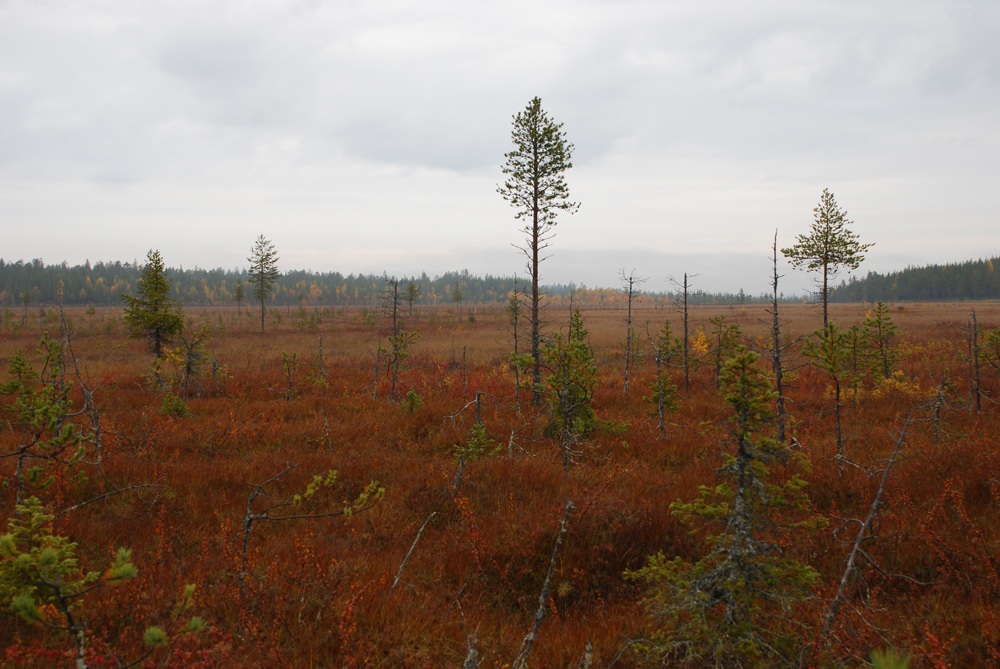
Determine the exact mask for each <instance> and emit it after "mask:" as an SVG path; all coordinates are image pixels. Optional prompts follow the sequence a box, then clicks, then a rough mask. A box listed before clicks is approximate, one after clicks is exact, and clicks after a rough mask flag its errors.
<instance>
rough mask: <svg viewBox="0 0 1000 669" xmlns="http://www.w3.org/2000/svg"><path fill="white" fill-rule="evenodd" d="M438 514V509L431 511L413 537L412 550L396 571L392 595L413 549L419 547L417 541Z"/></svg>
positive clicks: (390, 594)
mask: <svg viewBox="0 0 1000 669" xmlns="http://www.w3.org/2000/svg"><path fill="white" fill-rule="evenodd" d="M436 515H437V511H431V515H429V516H427V520H425V521H424V524H423V525H421V526H420V529H419V530H418V531H417V536H416V537H415V538H414V539H413V544H412V545H411V546H410V550H409V551H408V552H407V553H406V557H404V558H403V561H402V562H401V563H400V564H399V570H398V571H397V572H396V579H395V580H394V581H393V582H392V587H391V588H389V596H390V597H391V596H392V591H393V590H395V589H396V586H397V585H399V579H400V577H401V576H402V575H403V569H404V568H405V567H406V563H407V562H408V561H409V559H410V556H411V555H413V549H415V548H416V547H417V542H418V541H420V535H421V534H423V533H424V528H426V527H427V523H429V522H431V518H433V517H434V516H436Z"/></svg>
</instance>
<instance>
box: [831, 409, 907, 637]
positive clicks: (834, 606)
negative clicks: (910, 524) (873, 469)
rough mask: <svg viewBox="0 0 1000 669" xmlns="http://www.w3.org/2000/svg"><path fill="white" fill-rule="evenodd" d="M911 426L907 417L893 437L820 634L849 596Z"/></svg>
mask: <svg viewBox="0 0 1000 669" xmlns="http://www.w3.org/2000/svg"><path fill="white" fill-rule="evenodd" d="M909 426H910V419H909V418H907V419H906V422H905V423H904V424H903V430H902V431H901V432H900V433H899V437H898V438H897V437H893V441H895V442H896V448H895V449H893V451H892V455H891V456H889V464H887V465H886V467H885V471H883V472H882V482H881V483H880V484H879V487H878V492H876V493H875V500H874V501H873V502H872V506H871V509H869V511H868V517H867V518H866V519H865V522H864V523H862V524H861V529H860V530H858V534H857V536H856V537H855V538H854V547H853V548H852V549H851V555H850V557H848V558H847V567H846V568H845V569H844V574H843V576H841V577H840V584H839V585H838V586H837V594H836V595H834V597H833V601H832V602H830V608H829V609H828V610H827V612H826V618H825V620H824V621H823V630H822V631H821V632H820V636H821V637H822V636H826V635H827V634H828V633H829V632H830V627H831V626H832V625H833V621H834V619H835V618H836V617H837V613H838V612H839V611H840V607H841V605H843V603H844V600H845V599H846V598H847V590H848V583H849V582H850V580H851V575H852V574H853V573H854V568H855V567H854V565H855V562H856V561H857V558H858V555H859V554H861V553H863V551H862V549H861V544H862V543H864V541H865V539H866V538H867V535H868V530H869V528H871V525H872V522H874V520H875V518H876V516H877V515H878V511H879V508H880V507H881V506H882V496H883V495H884V494H885V486H886V483H887V482H888V480H889V472H890V471H891V470H892V465H893V463H894V462H895V461H896V456H897V455H898V454H899V451H900V449H902V448H903V443H904V442H905V441H906V430H907V428H909Z"/></svg>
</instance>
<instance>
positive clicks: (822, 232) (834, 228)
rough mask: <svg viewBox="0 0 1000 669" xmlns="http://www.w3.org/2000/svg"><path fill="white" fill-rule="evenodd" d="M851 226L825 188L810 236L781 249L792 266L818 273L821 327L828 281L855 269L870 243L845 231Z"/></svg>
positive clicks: (826, 314)
mask: <svg viewBox="0 0 1000 669" xmlns="http://www.w3.org/2000/svg"><path fill="white" fill-rule="evenodd" d="M851 225H854V223H853V221H849V220H848V219H847V212H846V211H841V209H840V207H839V206H838V205H837V201H836V200H835V199H834V197H833V193H831V192H830V191H829V189H826V188H824V189H823V194H822V196H821V197H820V201H819V206H817V207H816V208H815V209H813V224H812V227H811V228H810V229H809V233H808V234H805V235H799V236H798V237H797V238H796V239H797V241H796V243H795V245H794V246H792V247H790V248H787V249H781V252H782V253H783V254H784V255H785V257H787V258H788V259H789V260H790V261H791V262H792V265H793V266H794V267H797V268H801V267H805V268H806V269H807V270H809V271H811V272H812V271H817V270H819V271H820V272H821V273H822V276H821V277H820V280H819V283H820V297H821V298H822V300H823V327H824V328H825V327H826V324H827V323H829V321H830V319H829V310H828V303H829V296H830V285H829V284H830V279H832V278H834V277H835V276H836V275H837V272H838V271H840V269H841V268H846V269H849V270H855V269H857V268H858V267H860V266H861V263H862V262H863V261H864V259H865V251H867V250H868V249H869V248H871V247H872V246H873V244H862V243H861V242H859V241H858V236H857V235H856V234H854V233H853V232H851V231H850V230H849V229H848V226H851Z"/></svg>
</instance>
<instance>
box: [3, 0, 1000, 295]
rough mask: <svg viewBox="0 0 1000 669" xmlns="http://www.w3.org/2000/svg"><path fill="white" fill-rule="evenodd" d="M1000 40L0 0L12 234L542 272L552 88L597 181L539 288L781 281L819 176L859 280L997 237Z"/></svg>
mask: <svg viewBox="0 0 1000 669" xmlns="http://www.w3.org/2000/svg"><path fill="white" fill-rule="evenodd" d="M997 35H1000V3H997V2H995V0H988V1H978V0H970V1H962V0H939V1H935V0H837V1H835V2H810V1H808V0H757V1H756V2H752V3H751V2H746V1H745V0H703V1H701V2H697V3H696V2H673V1H669V0H643V1H631V0H615V1H613V2H612V1H608V0H591V1H569V0H566V1H557V0H533V1H530V2H521V1H519V0H515V1H511V2H506V1H503V2H488V3H487V2H476V1H469V0H464V1H452V0H420V1H419V2H417V1H412V2H411V1H405V2H404V1H398V0H385V1H381V0H368V1H349V0H345V1H318V0H316V1H312V0H301V1H294V0H230V1H223V0H197V2H194V1H189V0H142V1H141V2H135V1H134V0H125V1H118V0H71V1H68V0H0V233H2V241H0V257H3V258H4V259H6V260H16V259H24V260H30V259H32V258H42V259H44V260H45V261H46V262H47V263H58V262H62V261H67V262H69V263H70V264H78V263H82V262H84V261H85V260H88V259H89V260H90V261H91V262H96V261H97V260H123V261H125V260H127V261H132V260H139V261H140V262H141V261H142V260H143V258H144V257H145V255H146V253H147V251H148V250H150V249H153V248H155V249H159V250H160V251H161V253H162V254H163V257H164V260H165V262H166V264H167V265H168V266H173V267H178V266H182V267H194V266H198V267H203V268H214V267H224V268H235V267H245V266H246V265H247V261H246V258H247V256H248V255H249V252H250V247H251V245H252V244H253V242H254V240H255V239H256V238H257V237H258V235H261V234H263V235H264V236H265V237H266V238H268V239H270V240H272V241H273V243H274V245H275V247H276V249H277V251H278V253H279V256H280V260H279V263H278V265H279V269H310V270H314V271H320V272H323V271H340V272H343V273H344V274H349V273H374V274H381V273H383V272H387V273H388V274H390V275H398V276H407V275H414V274H419V273H421V272H427V273H428V274H429V275H431V276H434V275H437V274H441V273H444V272H446V271H449V270H461V269H468V270H469V271H470V272H471V273H473V274H479V275H482V274H487V273H489V274H494V275H513V274H520V275H521V276H524V275H525V272H526V270H525V260H524V257H523V256H522V255H520V254H519V252H518V250H517V248H516V246H518V245H523V237H524V235H523V231H522V227H523V226H522V224H521V223H519V222H518V221H515V219H514V214H515V211H514V210H512V209H511V208H510V206H509V205H508V204H507V203H506V202H505V201H504V200H503V199H502V198H501V197H500V195H498V194H497V192H496V191H497V186H498V184H500V183H501V182H502V174H501V171H500V168H501V165H502V164H503V162H504V153H505V152H506V151H509V150H510V149H511V148H512V145H511V121H512V117H513V116H514V115H515V114H516V113H517V112H519V111H521V110H523V109H524V108H525V106H526V105H527V104H528V102H529V101H530V100H531V99H532V98H533V97H534V96H539V97H540V98H541V99H542V106H543V108H544V109H545V111H546V112H547V113H548V114H549V116H550V117H552V118H553V119H554V120H556V121H557V122H559V123H562V124H563V131H564V132H565V134H566V137H567V139H568V140H569V141H570V142H572V144H573V145H574V151H573V154H572V161H573V168H572V169H570V170H569V171H568V172H567V173H566V181H567V183H568V185H569V188H570V194H571V196H572V199H573V200H574V201H577V202H579V203H580V208H579V211H578V212H577V213H575V214H573V215H560V217H559V221H558V223H557V225H556V228H555V236H554V237H553V239H552V242H551V246H550V247H549V249H548V251H549V254H550V255H549V257H547V258H546V259H545V260H544V261H543V262H542V263H541V275H542V281H543V283H569V282H575V283H577V284H583V285H586V286H590V287H594V286H618V285H620V281H619V279H618V275H619V273H620V272H621V271H622V270H623V269H624V270H625V271H626V272H633V273H634V274H636V275H637V276H641V277H644V278H646V279H647V281H646V283H645V284H643V287H644V288H645V289H647V290H652V291H660V290H667V289H669V288H670V287H671V286H670V284H669V282H668V278H669V277H675V278H678V279H679V278H680V277H681V276H682V275H683V273H685V272H687V273H689V274H693V275H697V276H696V277H694V278H693V279H692V286H693V287H694V288H696V289H701V290H706V291H713V292H714V291H733V292H735V291H738V290H740V289H743V290H745V291H747V292H749V293H753V294H756V293H759V292H763V291H765V290H767V289H768V288H769V283H770V273H771V265H770V260H769V256H770V253H771V245H772V243H773V239H774V235H775V231H777V234H778V246H779V248H780V247H787V246H791V245H792V244H793V243H794V242H795V237H796V236H797V235H799V234H803V233H805V232H807V231H808V228H809V225H810V224H811V223H812V218H813V213H812V210H813V208H814V207H815V206H816V205H817V204H818V202H819V198H820V195H821V193H822V191H823V189H824V188H829V189H830V190H831V191H832V192H833V193H834V194H835V196H836V199H837V202H838V203H839V204H840V206H841V208H842V209H844V210H846V212H847V215H848V218H849V219H850V220H851V221H853V224H852V226H851V229H852V230H853V231H854V232H856V233H857V234H858V236H859V237H860V238H861V241H863V242H872V243H874V246H873V247H872V249H871V250H870V251H869V252H868V257H867V260H866V261H865V263H864V264H863V265H862V267H861V269H860V274H861V275H863V274H865V273H866V272H867V271H869V270H872V271H878V272H887V271H893V270H898V269H902V268H904V267H906V266H908V265H923V264H931V263H945V262H960V261H963V260H968V259H972V258H979V257H985V256H991V255H997V254H998V252H1000V249H998V246H1000V244H998V241H1000V235H998V234H997V229H998V227H997V214H996V211H997V208H996V205H995V193H996V192H997V185H996V184H997V183H998V181H1000V86H998V83H1000V39H997ZM781 272H782V274H784V277H783V278H782V280H781V281H782V283H781V287H780V289H781V291H782V292H784V293H786V294H796V293H801V292H804V291H807V290H809V289H810V287H811V286H812V284H813V281H812V277H810V276H809V275H808V274H806V273H803V272H800V271H794V270H791V269H789V268H788V267H787V266H785V265H784V263H782V264H781ZM842 276H846V275H842Z"/></svg>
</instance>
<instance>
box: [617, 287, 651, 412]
mask: <svg viewBox="0 0 1000 669" xmlns="http://www.w3.org/2000/svg"><path fill="white" fill-rule="evenodd" d="M618 278H619V279H621V282H622V290H623V291H624V292H625V298H626V303H627V308H628V312H627V316H626V317H625V325H626V331H625V390H624V392H625V397H628V386H629V379H630V372H631V369H632V358H633V355H632V341H633V339H634V338H635V332H634V330H633V329H632V301H633V299H634V298H635V296H636V292H637V291H638V288H637V287H638V286H639V285H641V284H643V283H645V282H646V279H645V278H644V277H638V276H636V275H635V269H633V270H632V271H631V272H629V273H628V274H625V268H624V267H623V268H622V269H621V271H620V272H619V273H618Z"/></svg>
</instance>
